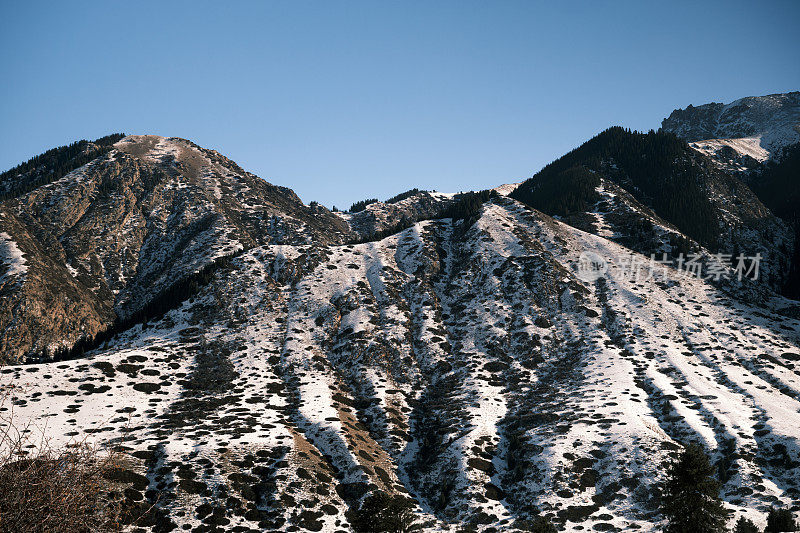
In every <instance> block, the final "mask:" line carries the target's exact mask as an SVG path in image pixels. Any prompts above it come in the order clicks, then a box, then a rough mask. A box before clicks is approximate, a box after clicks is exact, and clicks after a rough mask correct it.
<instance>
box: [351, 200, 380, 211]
mask: <svg viewBox="0 0 800 533" xmlns="http://www.w3.org/2000/svg"><path fill="white" fill-rule="evenodd" d="M375 203H378V199H377V198H368V199H366V200H360V201H358V202H356V203H354V204H353V205H351V206H350V212H351V213H358V212H359V211H363V210H364V209H366V208H367V206H368V205H369V204H375Z"/></svg>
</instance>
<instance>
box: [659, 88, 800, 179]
mask: <svg viewBox="0 0 800 533" xmlns="http://www.w3.org/2000/svg"><path fill="white" fill-rule="evenodd" d="M661 128H662V129H663V130H665V131H670V132H672V133H675V134H676V135H677V136H679V137H681V138H684V139H686V140H687V141H689V142H690V143H692V144H691V146H692V147H693V148H695V149H697V150H698V151H700V152H703V153H705V154H707V155H711V156H712V157H716V158H717V159H719V160H723V161H725V162H726V166H730V167H732V168H734V169H744V168H748V167H749V166H752V165H753V164H757V163H760V162H763V161H765V160H767V159H769V158H770V157H774V156H775V155H776V154H777V153H778V152H779V151H780V149H781V148H783V147H784V146H789V145H790V144H794V143H797V142H800V91H796V92H790V93H783V94H770V95H767V96H748V97H746V98H740V99H739V100H735V101H733V102H731V103H729V104H721V103H710V104H704V105H701V106H697V107H695V106H692V105H690V106H689V107H687V108H686V109H676V110H675V111H673V112H672V113H671V114H670V116H669V117H667V118H666V119H664V120H663V121H662V122H661ZM737 167H738V168H737Z"/></svg>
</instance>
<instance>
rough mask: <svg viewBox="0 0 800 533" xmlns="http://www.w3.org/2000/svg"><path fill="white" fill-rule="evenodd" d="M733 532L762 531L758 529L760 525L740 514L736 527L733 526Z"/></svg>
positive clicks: (755, 532) (752, 532)
mask: <svg viewBox="0 0 800 533" xmlns="http://www.w3.org/2000/svg"><path fill="white" fill-rule="evenodd" d="M733 533H760V532H759V531H758V526H756V525H755V524H754V523H753V521H752V520H749V519H747V518H745V517H743V516H740V517H739V520H738V521H737V522H736V527H734V528H733Z"/></svg>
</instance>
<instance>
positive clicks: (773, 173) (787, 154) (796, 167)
mask: <svg viewBox="0 0 800 533" xmlns="http://www.w3.org/2000/svg"><path fill="white" fill-rule="evenodd" d="M750 186H751V188H752V189H753V192H754V193H755V194H756V196H758V198H759V200H761V202H762V203H763V204H764V205H765V206H767V207H768V208H769V209H770V211H772V212H773V213H774V214H775V216H778V217H780V218H782V219H783V220H784V221H785V222H786V223H787V224H789V225H790V226H792V227H793V228H794V231H795V243H794V255H793V256H792V263H791V267H790V269H789V276H788V280H787V283H786V286H785V287H784V289H783V294H784V295H785V296H788V297H789V298H795V299H800V144H793V145H792V146H789V147H786V148H784V150H783V152H782V153H781V154H780V157H777V158H776V159H775V160H774V161H771V162H769V163H767V164H766V165H765V166H764V168H763V169H761V170H760V171H757V172H756V173H755V174H754V175H753V176H751V179H750Z"/></svg>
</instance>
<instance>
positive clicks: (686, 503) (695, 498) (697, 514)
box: [661, 443, 727, 533]
mask: <svg viewBox="0 0 800 533" xmlns="http://www.w3.org/2000/svg"><path fill="white" fill-rule="evenodd" d="M713 474H714V467H713V466H711V463H710V462H709V460H708V456H707V455H706V454H705V452H704V451H703V448H702V447H701V446H700V445H699V444H697V443H691V444H689V445H688V446H686V448H685V449H684V451H683V453H682V454H681V456H680V457H679V458H678V460H677V461H675V462H674V463H673V464H672V465H671V467H670V469H669V473H668V476H667V479H666V481H665V482H664V485H663V487H662V503H661V510H662V513H663V514H664V517H665V518H666V519H667V526H666V528H665V529H664V531H665V532H666V533H721V532H722V531H724V530H725V518H726V514H727V511H726V510H725V508H724V507H723V505H722V502H721V501H720V499H719V489H720V483H719V481H717V480H716V479H715V478H713V477H712V475H713Z"/></svg>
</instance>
